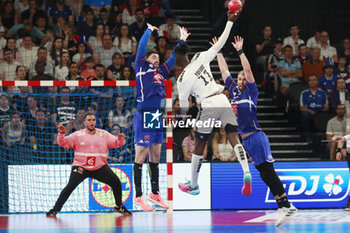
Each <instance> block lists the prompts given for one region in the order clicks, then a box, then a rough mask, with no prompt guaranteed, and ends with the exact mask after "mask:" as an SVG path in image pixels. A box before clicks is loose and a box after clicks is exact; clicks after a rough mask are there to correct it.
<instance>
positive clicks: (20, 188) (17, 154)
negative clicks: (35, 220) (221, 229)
mask: <svg viewBox="0 0 350 233" xmlns="http://www.w3.org/2000/svg"><path fill="white" fill-rule="evenodd" d="M166 83H167V84H169V83H168V82H166ZM5 84H6V85H5ZM15 85H16V86H15ZM135 85H136V83H135V81H118V82H115V81H111V82H106V81H102V82H100V81H91V82H89V81H86V82H85V81H79V82H78V81H67V82H63V83H62V82H52V81H49V82H45V81H41V82H31V81H24V82H23V81H22V82H18V81H16V82H7V83H6V82H4V81H3V82H2V83H1V86H3V87H1V88H2V92H1V97H0V107H1V110H0V121H1V125H0V128H1V135H2V137H1V139H0V140H1V143H0V153H1V161H0V171H1V174H0V177H1V178H0V182H1V183H0V186H1V189H0V213H21V212H31V213H33V212H46V211H48V210H49V209H51V208H52V207H53V205H54V204H55V202H56V200H57V198H58V196H59V194H60V192H61V191H62V189H63V188H64V187H65V186H66V184H67V183H68V179H69V176H70V173H71V169H72V166H71V164H72V161H73V157H74V152H73V150H72V149H64V148H62V147H60V146H59V145H58V144H57V128H56V127H57V125H58V124H63V125H64V126H65V127H66V135H68V134H70V133H72V132H74V131H77V130H80V129H83V128H84V124H83V121H84V115H85V114H86V113H88V112H92V113H95V115H96V118H97V125H96V127H97V128H101V129H104V130H107V131H108V132H110V133H112V134H114V135H118V134H119V133H124V134H125V135H126V141H127V142H126V145H125V146H122V147H120V148H118V149H110V151H109V157H108V162H109V164H110V166H111V168H112V170H113V171H114V172H115V173H116V174H117V176H118V177H119V179H120V180H121V183H122V193H123V196H122V200H123V203H124V205H125V206H126V207H127V208H128V209H131V210H135V209H136V206H135V205H134V203H133V196H134V195H135V194H134V187H133V183H134V182H133V172H132V168H133V162H134V157H135V147H134V132H133V122H132V121H133V115H134V113H135V112H136V105H137V102H136V86H135ZM170 85H171V83H170ZM5 86H6V87H5ZM166 102H168V103H171V101H170V102H169V101H164V103H163V107H164V109H165V105H166ZM169 107H171V106H169ZM167 135H168V136H169V135H170V134H169V133H168V134H166V133H164V143H163V145H162V151H161V162H160V165H159V168H160V174H159V184H160V192H161V193H162V196H163V198H164V199H165V200H167V197H168V186H169V184H170V185H171V183H169V179H168V178H167V174H168V173H167V164H166V160H167V159H166V158H167V156H166V153H167V152H166V151H167V150H166V147H167V146H166V145H167V144H166V142H167V141H169V140H168V139H167ZM169 143H170V142H169ZM169 143H168V144H169ZM168 151H169V150H168ZM169 157H171V156H168V158H169ZM168 162H169V161H168ZM142 184H143V187H142V189H143V193H144V194H145V195H148V193H149V192H150V191H151V185H150V179H149V174H148V167H147V163H145V164H144V167H143V174H142ZM170 192H171V190H170ZM169 201H171V200H169ZM114 205H115V203H114V198H113V192H112V190H111V187H109V186H108V185H106V184H103V183H100V182H98V181H97V180H94V179H91V178H87V179H85V180H84V181H83V182H82V183H81V184H80V185H79V186H78V187H77V188H76V189H75V190H74V191H73V193H72V195H71V196H70V197H69V199H68V201H67V202H66V203H65V205H64V206H63V209H62V212H90V211H111V208H112V207H113V206H114Z"/></svg>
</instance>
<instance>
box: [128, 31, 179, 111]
mask: <svg viewBox="0 0 350 233" xmlns="http://www.w3.org/2000/svg"><path fill="white" fill-rule="evenodd" d="M151 33H152V30H151V29H147V30H146V31H145V33H144V34H143V36H142V38H141V40H140V43H139V47H138V51H137V54H136V60H135V65H134V70H135V73H136V84H137V102H138V104H137V108H138V109H140V110H143V109H148V110H152V109H159V108H160V104H161V100H162V98H164V97H165V86H164V78H165V77H166V76H168V74H169V73H170V70H171V69H172V68H173V67H174V65H175V56H174V51H173V52H172V54H171V56H170V57H169V59H168V60H167V61H166V62H165V63H164V64H162V65H160V66H159V68H156V67H154V66H153V65H152V64H151V63H149V62H147V61H146V52H147V42H148V40H149V38H150V36H151ZM180 43H183V41H182V40H181V41H180V42H179V44H180ZM179 44H178V45H179Z"/></svg>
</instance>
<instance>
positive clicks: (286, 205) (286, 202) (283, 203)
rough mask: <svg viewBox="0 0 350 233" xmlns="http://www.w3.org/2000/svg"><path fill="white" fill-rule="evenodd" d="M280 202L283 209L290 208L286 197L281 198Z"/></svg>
mask: <svg viewBox="0 0 350 233" xmlns="http://www.w3.org/2000/svg"><path fill="white" fill-rule="evenodd" d="M280 200H281V202H282V206H283V207H287V208H289V207H290V203H289V201H288V198H287V196H285V197H282V198H281V199H280Z"/></svg>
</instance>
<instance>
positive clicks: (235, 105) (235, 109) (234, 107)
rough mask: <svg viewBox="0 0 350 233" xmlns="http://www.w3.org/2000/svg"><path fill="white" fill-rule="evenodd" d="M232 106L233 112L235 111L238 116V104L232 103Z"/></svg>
mask: <svg viewBox="0 0 350 233" xmlns="http://www.w3.org/2000/svg"><path fill="white" fill-rule="evenodd" d="M231 107H232V110H233V113H234V114H235V115H236V116H238V109H237V104H231Z"/></svg>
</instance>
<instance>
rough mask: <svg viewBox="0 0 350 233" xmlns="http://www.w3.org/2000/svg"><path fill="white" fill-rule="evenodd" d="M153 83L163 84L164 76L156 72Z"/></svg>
mask: <svg viewBox="0 0 350 233" xmlns="http://www.w3.org/2000/svg"><path fill="white" fill-rule="evenodd" d="M153 81H154V82H155V83H163V76H162V75H161V74H159V73H158V72H154V78H153Z"/></svg>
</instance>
